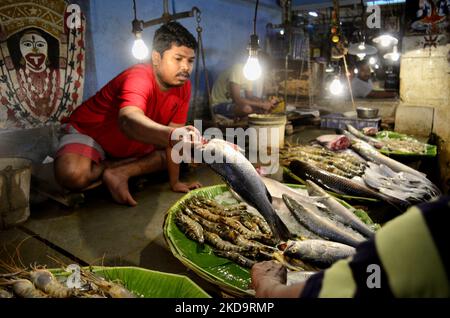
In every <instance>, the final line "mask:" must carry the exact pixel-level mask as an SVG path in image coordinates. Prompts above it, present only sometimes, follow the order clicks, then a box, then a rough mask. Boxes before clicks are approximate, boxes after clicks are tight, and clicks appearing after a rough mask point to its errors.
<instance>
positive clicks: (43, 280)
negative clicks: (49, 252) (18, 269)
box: [29, 269, 72, 298]
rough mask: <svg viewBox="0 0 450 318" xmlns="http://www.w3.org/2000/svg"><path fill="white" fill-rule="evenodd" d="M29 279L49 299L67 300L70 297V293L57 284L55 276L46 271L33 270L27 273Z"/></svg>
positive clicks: (67, 289)
mask: <svg viewBox="0 0 450 318" xmlns="http://www.w3.org/2000/svg"><path fill="white" fill-rule="evenodd" d="M29 277H30V280H31V281H32V282H33V284H34V285H35V286H36V287H37V288H38V289H40V290H41V291H43V292H45V293H47V294H48V295H49V296H50V297H55V298H68V297H70V296H71V295H72V291H71V290H70V289H69V288H67V287H65V286H63V285H62V284H61V283H60V282H58V280H57V279H56V278H55V276H54V275H53V274H52V273H51V272H49V271H48V270H46V269H33V270H32V271H31V272H30V273H29Z"/></svg>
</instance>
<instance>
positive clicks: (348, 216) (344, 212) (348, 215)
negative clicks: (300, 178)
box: [306, 180, 374, 237]
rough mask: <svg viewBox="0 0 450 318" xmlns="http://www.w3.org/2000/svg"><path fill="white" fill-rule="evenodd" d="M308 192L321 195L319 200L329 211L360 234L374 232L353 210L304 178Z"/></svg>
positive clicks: (368, 234) (371, 233)
mask: <svg viewBox="0 0 450 318" xmlns="http://www.w3.org/2000/svg"><path fill="white" fill-rule="evenodd" d="M306 187H307V189H308V193H309V194H310V195H314V196H321V197H322V198H321V201H322V203H324V204H325V205H326V207H327V208H328V210H329V211H330V212H331V213H334V214H336V215H337V216H339V220H340V221H341V222H342V223H344V224H346V225H349V226H351V227H352V228H354V229H355V230H357V231H359V232H360V233H361V234H363V235H365V236H367V237H371V236H373V234H374V232H373V230H371V229H370V228H369V227H368V226H367V225H366V224H364V223H363V222H362V221H361V220H360V219H359V218H358V217H357V216H356V215H355V214H354V213H353V212H351V211H350V210H348V209H347V208H346V207H344V206H343V205H342V204H340V203H339V202H338V201H337V200H336V199H335V198H334V197H332V196H331V195H329V194H328V193H327V192H326V191H325V190H323V189H322V188H321V187H319V186H318V185H317V184H315V183H314V182H312V181H311V180H306Z"/></svg>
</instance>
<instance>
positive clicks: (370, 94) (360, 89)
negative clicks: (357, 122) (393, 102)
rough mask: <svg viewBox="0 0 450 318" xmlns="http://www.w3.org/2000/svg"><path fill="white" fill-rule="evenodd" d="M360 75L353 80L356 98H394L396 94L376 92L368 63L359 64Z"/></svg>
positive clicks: (353, 91)
mask: <svg viewBox="0 0 450 318" xmlns="http://www.w3.org/2000/svg"><path fill="white" fill-rule="evenodd" d="M357 67H358V75H357V76H356V77H354V78H353V79H352V93H353V97H356V98H394V97H397V93H396V92H386V91H375V90H373V83H372V80H371V79H370V76H371V70H370V66H369V64H368V63H367V62H366V61H362V62H360V63H358V65H357Z"/></svg>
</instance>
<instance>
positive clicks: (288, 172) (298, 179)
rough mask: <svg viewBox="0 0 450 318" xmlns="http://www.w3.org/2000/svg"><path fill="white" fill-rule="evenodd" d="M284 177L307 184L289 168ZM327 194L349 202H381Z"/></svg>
mask: <svg viewBox="0 0 450 318" xmlns="http://www.w3.org/2000/svg"><path fill="white" fill-rule="evenodd" d="M283 175H284V176H287V177H288V179H291V180H293V181H296V182H298V183H299V184H303V185H305V184H306V182H305V180H303V179H302V178H300V177H299V176H297V175H296V174H295V173H293V172H292V171H291V169H289V168H288V167H283ZM327 193H329V194H331V195H332V196H334V197H336V198H340V199H344V200H349V201H361V202H378V201H379V200H378V199H374V198H367V197H356V196H352V195H347V194H340V193H336V192H332V191H327Z"/></svg>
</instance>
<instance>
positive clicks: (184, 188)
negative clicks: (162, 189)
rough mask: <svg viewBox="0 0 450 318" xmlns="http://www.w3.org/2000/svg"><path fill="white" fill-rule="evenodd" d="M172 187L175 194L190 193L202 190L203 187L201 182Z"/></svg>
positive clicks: (177, 184) (180, 183)
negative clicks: (194, 190)
mask: <svg viewBox="0 0 450 318" xmlns="http://www.w3.org/2000/svg"><path fill="white" fill-rule="evenodd" d="M171 187H172V191H174V192H184V193H186V192H189V191H190V190H193V189H198V188H201V187H202V185H201V184H200V182H197V181H195V182H192V183H184V182H177V183H175V184H174V185H172V186H171Z"/></svg>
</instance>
